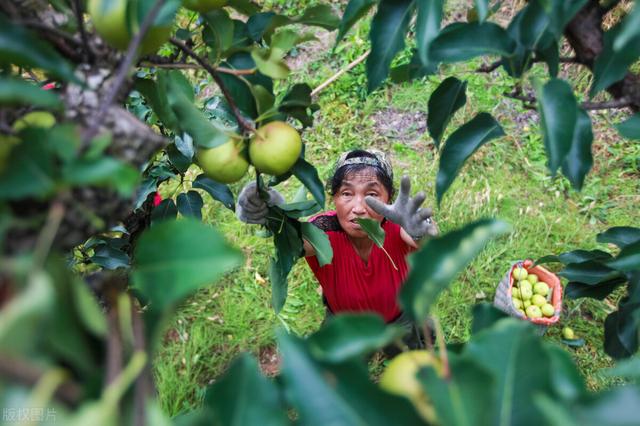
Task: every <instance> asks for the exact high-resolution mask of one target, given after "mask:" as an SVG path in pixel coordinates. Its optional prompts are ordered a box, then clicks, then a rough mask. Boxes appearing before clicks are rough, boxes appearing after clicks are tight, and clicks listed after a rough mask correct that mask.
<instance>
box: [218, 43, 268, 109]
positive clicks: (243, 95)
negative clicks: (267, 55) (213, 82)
mask: <svg viewBox="0 0 640 426" xmlns="http://www.w3.org/2000/svg"><path fill="white" fill-rule="evenodd" d="M221 66H223V67H227V68H232V69H237V70H253V69H255V68H256V63H255V61H254V60H253V59H252V58H251V54H250V53H248V52H238V53H236V54H234V55H232V56H230V57H229V58H227V62H223V63H222V64H221ZM220 78H221V79H222V81H223V83H224V85H225V87H226V88H227V91H228V92H229V95H230V96H231V97H232V98H233V100H234V101H235V102H236V106H237V107H238V108H239V109H240V111H242V112H243V113H244V114H245V115H246V116H248V117H251V118H253V119H255V118H257V117H258V111H257V109H256V101H255V99H254V97H253V93H252V92H251V85H252V84H260V85H262V86H263V87H265V88H266V89H267V90H272V89H273V84H272V83H271V80H270V79H268V78H267V77H266V76H264V75H263V74H257V75H249V76H236V75H231V74H225V73H221V74H220Z"/></svg>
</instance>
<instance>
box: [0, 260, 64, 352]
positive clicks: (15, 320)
mask: <svg viewBox="0 0 640 426" xmlns="http://www.w3.org/2000/svg"><path fill="white" fill-rule="evenodd" d="M55 308H56V307H55V304H54V284H53V282H52V279H51V276H49V274H47V273H45V272H44V271H34V272H33V273H32V274H30V275H29V276H28V279H27V281H26V285H25V287H24V289H23V290H22V291H21V292H20V293H18V294H15V295H13V297H12V298H11V299H9V300H8V301H7V303H6V304H5V305H4V306H3V307H2V310H0V350H1V351H2V352H3V353H6V354H21V353H23V352H30V351H31V350H32V349H33V345H34V343H35V342H34V341H33V338H32V337H31V336H34V335H36V334H37V333H38V331H37V330H40V329H41V328H42V326H43V325H44V324H45V321H46V319H47V317H48V316H49V315H51V314H53V313H54V312H55Z"/></svg>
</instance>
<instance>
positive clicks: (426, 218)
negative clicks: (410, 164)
mask: <svg viewBox="0 0 640 426" xmlns="http://www.w3.org/2000/svg"><path fill="white" fill-rule="evenodd" d="M410 193H411V181H410V180H409V176H403V177H402V180H401V181H400V194H398V198H396V200H395V201H394V202H393V204H385V203H383V202H382V201H380V200H378V199H376V198H374V197H371V196H368V197H366V198H365V201H366V202H367V204H368V205H369V207H371V209H372V210H373V211H375V212H376V213H378V214H381V215H382V216H384V217H386V218H387V219H389V220H390V221H391V222H393V223H396V224H398V225H400V226H401V227H402V229H404V230H405V232H406V233H407V234H409V235H410V236H411V238H413V239H414V240H419V239H420V238H422V237H424V236H425V235H429V236H431V237H435V236H437V235H438V226H437V225H436V223H435V222H434V221H433V219H432V218H431V216H433V210H432V209H430V208H429V207H427V208H421V207H420V205H421V204H422V203H424V200H425V198H426V196H425V195H424V192H418V193H417V194H416V196H415V197H413V198H411V197H410V196H409V194H410Z"/></svg>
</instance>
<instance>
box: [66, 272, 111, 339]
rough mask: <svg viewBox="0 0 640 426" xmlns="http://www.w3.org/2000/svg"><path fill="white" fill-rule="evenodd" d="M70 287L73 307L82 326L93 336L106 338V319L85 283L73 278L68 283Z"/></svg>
mask: <svg viewBox="0 0 640 426" xmlns="http://www.w3.org/2000/svg"><path fill="white" fill-rule="evenodd" d="M70 287H71V292H72V293H73V305H74V306H75V309H76V311H77V313H78V317H79V319H80V321H81V323H82V325H83V326H84V327H85V328H86V329H87V330H89V331H91V333H93V334H94V335H95V336H98V337H106V335H107V319H106V317H105V314H104V312H103V311H102V307H101V306H100V305H99V304H98V301H97V299H96V296H95V295H94V294H93V293H92V292H91V291H90V290H89V286H88V285H87V283H86V282H84V281H83V280H81V279H79V278H75V279H73V280H72V282H71V283H70Z"/></svg>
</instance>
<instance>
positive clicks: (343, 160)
mask: <svg viewBox="0 0 640 426" xmlns="http://www.w3.org/2000/svg"><path fill="white" fill-rule="evenodd" d="M367 152H368V153H369V154H372V155H373V156H374V157H375V158H373V157H353V158H349V159H347V156H348V155H349V154H350V152H345V153H343V154H342V155H341V156H340V158H339V159H338V162H337V163H336V166H335V168H334V174H335V172H336V171H338V169H339V168H340V167H343V166H348V165H350V164H364V165H367V166H372V167H379V168H380V169H382V171H383V172H385V174H386V175H387V176H389V178H390V179H391V181H393V169H391V164H390V163H389V161H388V160H387V157H386V155H385V154H384V152H382V151H379V150H377V149H369V150H367Z"/></svg>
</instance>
